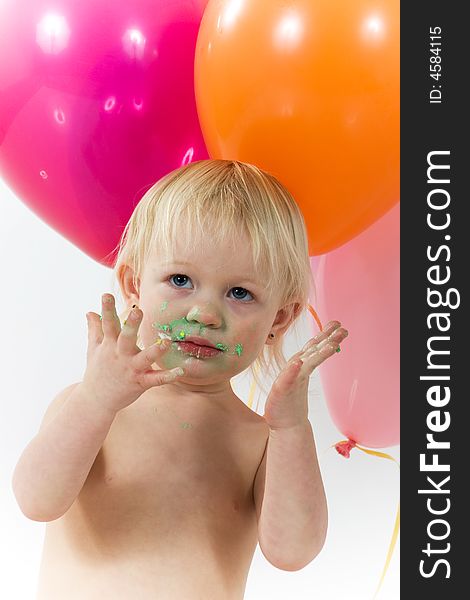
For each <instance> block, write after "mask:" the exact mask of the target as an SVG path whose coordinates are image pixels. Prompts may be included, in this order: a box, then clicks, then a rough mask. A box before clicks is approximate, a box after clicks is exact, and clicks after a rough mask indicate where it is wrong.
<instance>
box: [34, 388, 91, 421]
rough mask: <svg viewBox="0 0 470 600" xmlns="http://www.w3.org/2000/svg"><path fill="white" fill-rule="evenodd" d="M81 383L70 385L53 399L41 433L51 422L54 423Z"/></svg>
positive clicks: (45, 415)
mask: <svg viewBox="0 0 470 600" xmlns="http://www.w3.org/2000/svg"><path fill="white" fill-rule="evenodd" d="M80 383H81V382H80V381H77V382H76V383H72V384H71V385H68V386H67V387H66V388H64V389H63V390H62V391H60V392H59V393H58V394H57V395H56V396H55V397H54V398H53V399H52V401H51V403H50V404H49V406H48V407H47V409H46V412H45V413H44V416H43V418H42V421H41V425H40V426H39V431H41V430H42V429H43V428H44V427H45V426H46V425H47V424H48V423H49V422H50V421H52V419H53V418H54V417H55V416H56V415H57V413H58V412H59V411H60V409H61V408H62V406H63V405H64V403H65V401H66V400H67V398H68V397H69V396H70V394H71V393H72V392H73V390H74V389H75V388H76V387H77V385H79V384H80Z"/></svg>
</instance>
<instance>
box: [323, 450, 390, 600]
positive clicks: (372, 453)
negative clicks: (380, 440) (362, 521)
mask: <svg viewBox="0 0 470 600" xmlns="http://www.w3.org/2000/svg"><path fill="white" fill-rule="evenodd" d="M338 446H339V447H340V448H341V446H344V447H345V448H346V449H345V450H344V451H340V450H339V449H338ZM331 448H336V450H337V452H338V453H339V454H342V455H343V456H345V457H346V458H349V450H351V448H357V449H358V450H361V451H362V452H365V453H366V454H370V455H372V456H378V457H379V458H387V459H388V460H393V462H394V463H395V464H396V465H397V466H398V468H400V465H399V463H398V462H397V461H396V460H395V459H394V458H393V456H390V454H385V452H377V451H376V450H368V449H367V448H362V446H358V445H357V444H356V443H355V442H353V441H352V440H341V441H340V442H337V443H336V444H333V445H332V446H331ZM343 452H344V453H343ZM399 531H400V502H398V509H397V516H396V517H395V525H394V527H393V533H392V539H391V540H390V545H389V547H388V552H387V558H386V560H385V565H384V568H383V570H382V576H381V577H380V581H379V584H378V586H377V589H376V590H375V594H374V598H376V597H377V594H378V593H379V590H380V588H381V587H382V583H383V580H384V578H385V574H386V572H387V570H388V567H389V565H390V561H391V560H392V555H393V551H394V549H395V544H396V542H397V537H398V532H399Z"/></svg>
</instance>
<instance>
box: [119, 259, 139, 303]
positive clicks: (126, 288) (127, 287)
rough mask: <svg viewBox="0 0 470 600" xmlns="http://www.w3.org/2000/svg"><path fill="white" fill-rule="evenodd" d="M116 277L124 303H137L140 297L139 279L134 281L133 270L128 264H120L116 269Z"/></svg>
mask: <svg viewBox="0 0 470 600" xmlns="http://www.w3.org/2000/svg"><path fill="white" fill-rule="evenodd" d="M117 279H118V282H119V287H120V288H121V294H122V297H123V298H124V301H125V303H126V304H128V305H129V304H138V303H139V298H140V291H139V290H140V279H139V278H137V279H136V281H134V271H133V270H132V269H131V267H129V265H125V264H124V265H121V266H120V267H119V269H118V273H117Z"/></svg>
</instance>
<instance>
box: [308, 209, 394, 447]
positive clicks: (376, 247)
mask: <svg viewBox="0 0 470 600" xmlns="http://www.w3.org/2000/svg"><path fill="white" fill-rule="evenodd" d="M310 260H311V264H312V269H313V274H314V277H315V283H316V288H317V296H318V301H317V304H316V306H315V304H314V302H313V301H312V300H313V299H311V304H312V306H313V307H314V308H315V310H316V312H317V314H318V316H319V318H320V320H321V322H322V326H323V327H325V325H326V324H327V322H328V321H331V320H338V321H340V322H341V325H342V326H343V327H344V328H345V329H347V330H348V331H349V336H348V337H347V338H346V339H345V340H344V341H343V343H342V344H341V352H339V353H336V354H335V355H333V356H331V357H330V358H328V359H327V360H326V361H325V362H324V363H322V364H321V365H320V367H319V373H320V378H321V382H322V385H323V389H324V393H325V398H326V402H327V405H328V409H329V411H330V414H331V417H332V419H333V421H334V423H335V425H336V427H337V428H338V429H339V430H340V431H341V432H342V433H343V435H344V436H346V437H347V438H348V439H351V440H353V441H354V442H356V443H358V444H363V445H365V446H368V447H370V448H384V447H387V446H394V445H396V444H398V443H399V440H400V204H397V205H396V206H395V207H394V208H392V209H391V210H390V211H389V212H388V213H386V214H385V215H384V216H383V217H382V218H381V219H380V220H379V221H377V222H376V223H374V224H373V225H372V226H370V227H369V228H368V229H366V230H365V231H364V232H363V233H361V234H360V235H359V236H357V237H356V238H354V239H353V240H351V241H350V242H349V243H347V244H345V245H344V246H342V247H341V248H338V249H337V250H334V251H332V252H329V253H327V254H323V255H321V256H319V257H312V258H311V259H310ZM314 329H315V332H316V331H317V328H316V326H315V328H314Z"/></svg>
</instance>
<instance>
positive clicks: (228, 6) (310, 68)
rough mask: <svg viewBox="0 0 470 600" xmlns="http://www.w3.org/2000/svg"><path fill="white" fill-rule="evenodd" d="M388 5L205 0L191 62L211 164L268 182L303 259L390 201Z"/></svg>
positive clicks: (388, 0) (395, 113)
mask: <svg viewBox="0 0 470 600" xmlns="http://www.w3.org/2000/svg"><path fill="white" fill-rule="evenodd" d="M399 19H400V14H399V1H398V0H253V1H250V2H238V1H234V0H209V2H208V4H207V7H206V10H205V12H204V15H203V19H202V21H201V25H200V29H199V35H198V39H197V44H196V55H195V66H194V76H195V94H196V104H197V109H198V115H199V121H200V125H201V130H202V132H203V136H204V141H205V143H206V147H207V150H208V152H209V154H210V156H211V157H212V158H226V159H228V158H229V159H236V160H241V161H244V162H250V163H253V164H255V165H257V166H258V167H260V168H262V169H265V170H266V171H268V172H270V173H272V174H273V175H275V176H276V177H277V178H278V179H279V180H280V181H281V182H282V183H283V184H284V185H285V186H286V187H287V189H288V190H289V191H290V192H291V194H292V195H293V196H294V198H295V199H296V201H297V203H298V204H299V206H300V208H301V210H302V212H303V214H304V217H305V221H306V224H307V228H308V233H309V247H310V254H311V255H315V254H324V253H326V252H329V251H331V250H333V249H335V248H337V247H339V246H341V245H342V244H344V243H346V242H348V241H349V240H351V239H352V238H354V237H355V236H357V235H358V234H359V233H361V231H363V230H364V229H365V228H367V227H368V226H369V225H371V224H372V223H374V221H376V220H377V219H379V218H380V217H381V216H382V215H383V214H385V213H386V212H387V211H388V210H389V209H390V208H391V207H392V206H393V205H394V204H396V203H397V202H398V200H399V161H400V150H399V120H400V115H399V112H400V104H399V95H400V78H399V58H400V56H399Z"/></svg>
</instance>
